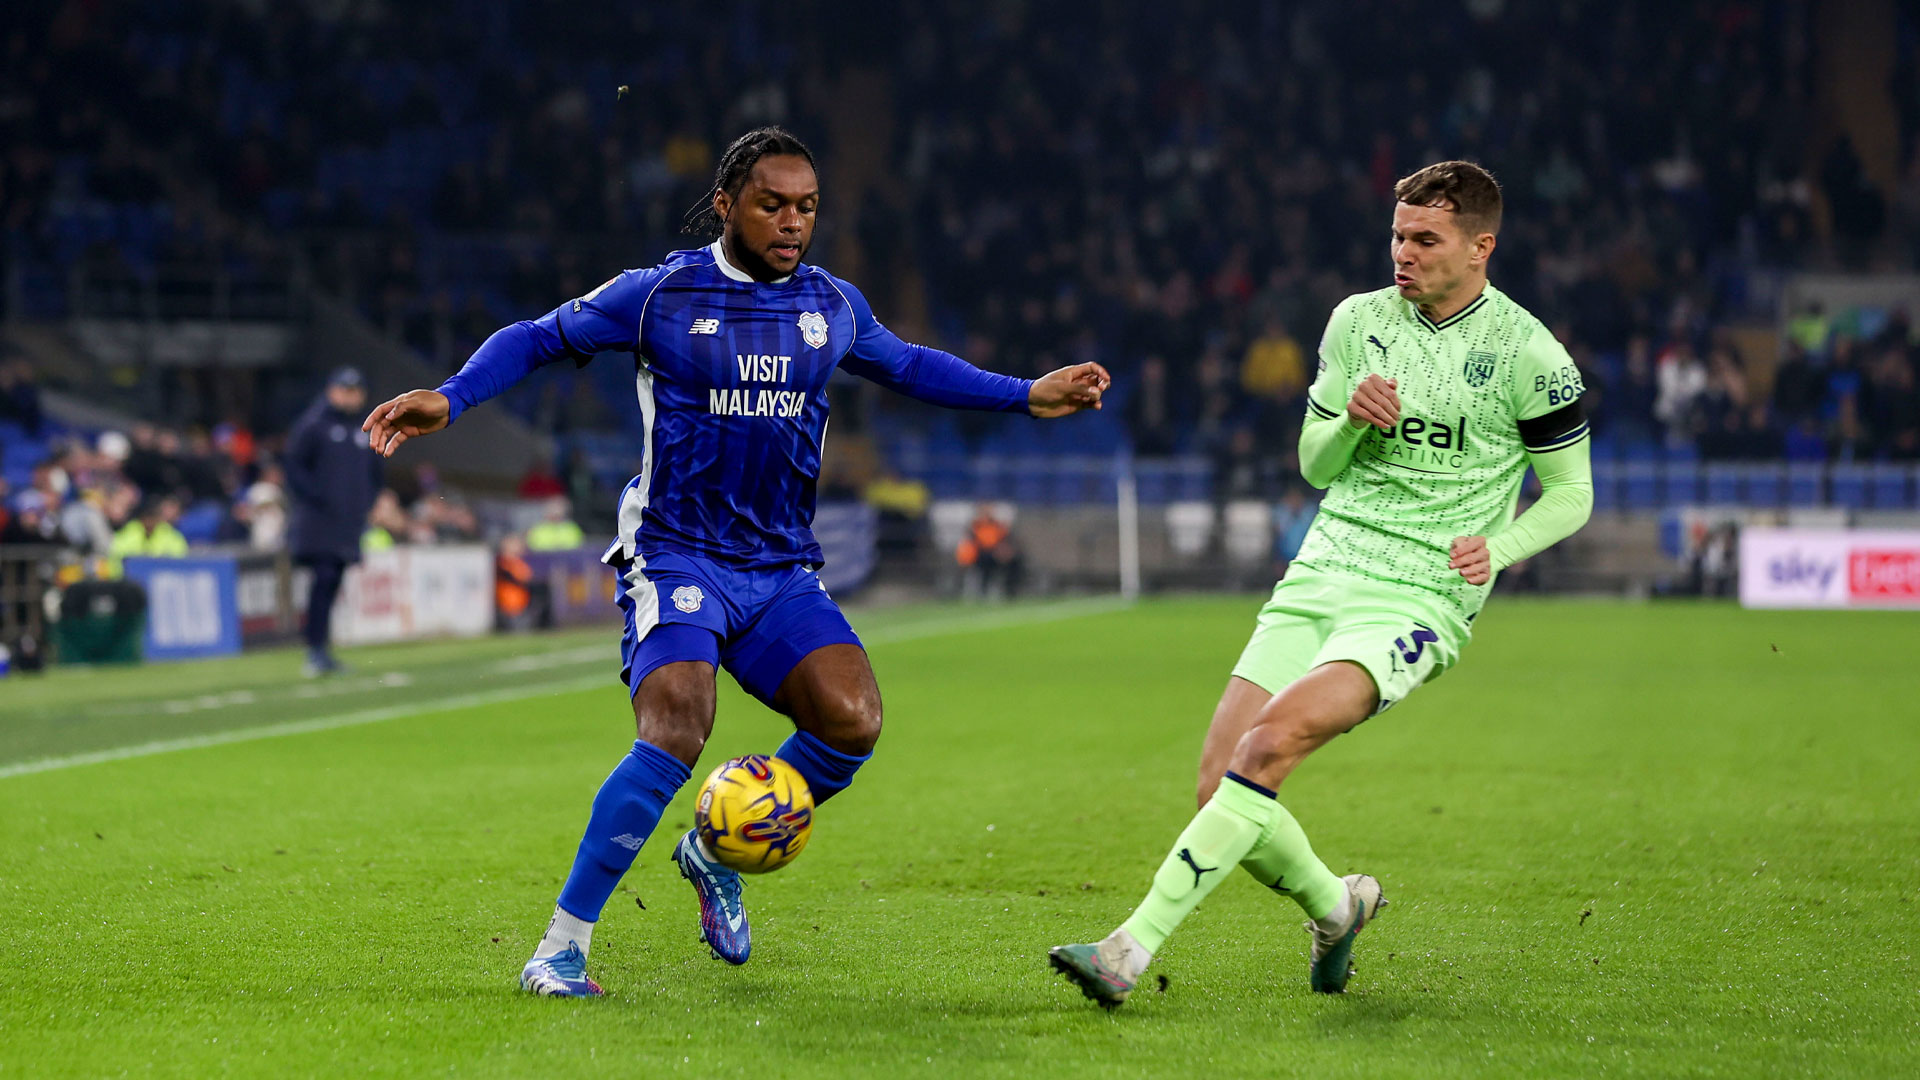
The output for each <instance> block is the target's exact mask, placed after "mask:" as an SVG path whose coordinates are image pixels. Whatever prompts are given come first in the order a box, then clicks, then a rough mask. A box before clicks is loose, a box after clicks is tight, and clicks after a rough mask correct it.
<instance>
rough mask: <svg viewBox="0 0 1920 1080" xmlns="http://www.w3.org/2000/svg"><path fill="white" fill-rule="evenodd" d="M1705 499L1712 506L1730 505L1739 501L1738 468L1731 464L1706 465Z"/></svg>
mask: <svg viewBox="0 0 1920 1080" xmlns="http://www.w3.org/2000/svg"><path fill="white" fill-rule="evenodd" d="M1706 483H1707V490H1706V501H1707V503H1708V504H1709V505H1713V506H1732V505H1734V504H1736V503H1738V502H1739V501H1740V470H1739V469H1737V468H1735V467H1733V466H1732V465H1709V466H1707V481H1706Z"/></svg>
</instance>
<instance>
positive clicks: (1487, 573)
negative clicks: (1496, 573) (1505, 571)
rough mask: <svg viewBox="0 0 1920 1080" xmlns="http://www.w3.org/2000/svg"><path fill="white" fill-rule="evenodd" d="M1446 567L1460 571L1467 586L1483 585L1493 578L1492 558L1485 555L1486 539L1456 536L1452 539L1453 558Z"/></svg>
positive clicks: (1482, 537)
mask: <svg viewBox="0 0 1920 1080" xmlns="http://www.w3.org/2000/svg"><path fill="white" fill-rule="evenodd" d="M1447 565H1448V566H1450V567H1452V568H1454V569H1455V570H1458V571H1460V576H1461V577H1463V578H1466V579H1467V584H1469V585H1485V584H1486V583H1487V580H1488V579H1489V578H1491V577H1493V556H1491V555H1489V554H1487V538H1486V537H1484V536H1456V537H1454V538H1453V558H1452V559H1451V560H1449V561H1448V563H1447Z"/></svg>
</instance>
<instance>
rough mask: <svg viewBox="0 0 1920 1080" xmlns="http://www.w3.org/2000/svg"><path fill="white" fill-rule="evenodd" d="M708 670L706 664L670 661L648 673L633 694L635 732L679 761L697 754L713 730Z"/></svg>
mask: <svg viewBox="0 0 1920 1080" xmlns="http://www.w3.org/2000/svg"><path fill="white" fill-rule="evenodd" d="M683 668H685V669H694V668H697V669H699V670H684V669H683ZM709 671H710V669H708V668H707V666H706V665H705V664H687V665H684V666H683V665H680V664H669V665H667V666H666V667H662V668H660V669H659V670H657V671H655V672H653V673H652V674H651V675H648V676H647V678H646V680H645V681H644V682H642V683H641V684H640V692H639V693H637V694H635V695H634V698H633V720H634V732H635V734H636V736H637V737H639V738H641V739H644V740H646V741H647V742H650V743H652V744H653V745H655V746H658V747H659V748H660V749H662V750H665V751H666V752H667V753H669V754H672V755H673V756H674V757H677V758H679V759H680V760H682V761H686V762H692V761H693V760H695V759H696V758H698V757H699V756H700V751H701V750H703V749H705V748H706V745H707V736H708V735H709V734H711V733H712V731H713V709H714V690H713V676H712V675H711V674H710V673H709Z"/></svg>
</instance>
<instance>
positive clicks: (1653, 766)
mask: <svg viewBox="0 0 1920 1080" xmlns="http://www.w3.org/2000/svg"><path fill="white" fill-rule="evenodd" d="M1256 605H1257V601H1256V600H1254V599H1251V598H1228V599H1181V600H1159V601H1151V602H1148V603H1145V604H1142V605H1140V606H1138V607H1134V608H1131V609H1126V610H1117V609H1112V608H1110V607H1109V608H1102V607H1101V606H1099V605H1082V606H1080V607H1077V608H1075V607H1066V608H1062V607H1058V606H1048V605H1043V606H1038V607H1032V608H1016V609H1011V610H1007V611H1003V612H992V611H988V612H981V611H978V610H971V611H963V612H955V611H951V610H948V611H928V610H921V611H918V612H908V613H904V614H899V613H895V614H884V615H870V616H867V617H864V618H856V623H857V624H858V625H859V626H860V627H861V628H862V630H863V632H865V633H867V634H868V636H869V641H870V644H871V646H872V651H873V657H874V665H875V667H876V669H877V671H878V673H879V676H880V681H881V686H882V689H883V691H884V693H885V696H886V701H887V734H886V736H885V737H884V738H883V739H882V741H881V746H880V753H879V754H878V756H877V757H876V758H875V759H874V761H873V763H872V764H871V765H869V766H868V767H867V768H866V770H865V771H863V772H862V774H861V777H860V780H859V782H858V783H857V784H855V786H854V787H853V788H852V789H851V790H849V791H848V792H847V793H846V794H844V795H842V796H840V797H839V798H838V799H836V800H835V801H834V802H833V803H831V804H830V805H829V806H828V807H827V809H826V810H825V811H824V812H823V813H822V814H821V816H820V817H819V819H818V824H817V825H816V835H815V836H814V838H813V841H812V844H811V845H810V846H809V848H808V850H807V853H806V855H805V856H803V857H802V858H801V859H800V860H799V861H798V862H796V863H795V864H794V865H793V866H792V867H790V868H788V869H786V870H783V871H781V872H780V873H778V874H774V875H771V876H769V877H766V878H762V879H758V880H754V881H752V882H751V883H750V885H749V887H748V891H747V901H748V905H749V911H750V912H751V914H752V917H753V920H754V928H755V944H754V959H753V961H752V962H751V963H750V964H749V965H747V966H746V967H744V968H737V969H736V968H730V967H727V966H726V965H723V964H721V963H719V962H717V961H714V960H712V959H710V958H709V957H708V956H707V954H706V950H705V949H704V947H702V946H701V945H699V943H698V942H697V941H696V939H695V915H694V906H693V899H692V896H691V891H690V890H689V889H688V888H687V887H686V885H685V884H684V883H682V882H681V881H680V880H679V879H678V877H677V876H676V875H675V873H674V870H673V868H672V867H671V866H670V865H669V864H668V862H667V861H666V857H667V852H668V850H669V849H670V841H671V837H672V836H673V835H674V833H675V832H677V831H678V830H680V829H683V828H685V827H686V825H687V824H688V822H689V820H690V816H691V811H690V801H691V795H692V789H691V788H689V789H688V791H687V792H684V793H683V794H682V796H681V798H680V799H679V800H678V801H676V802H675V803H674V805H673V806H672V807H671V808H670V809H669V810H668V812H667V815H666V818H665V820H664V821H663V823H662V827H661V832H660V833H659V834H657V835H656V839H655V840H654V841H653V842H651V843H649V844H648V846H647V847H646V848H645V849H644V850H642V851H641V853H640V859H639V861H638V862H637V863H636V864H635V867H634V870H633V872H632V873H631V874H629V875H628V877H627V879H626V882H625V884H624V885H623V887H622V891H621V892H619V893H617V894H616V895H615V898H614V901H613V903H612V904H611V905H610V906H609V908H608V910H607V913H606V915H605V917H604V919H603V921H602V924H601V929H600V930H599V932H598V933H597V934H596V935H595V940H594V953H593V960H594V963H593V971H594V972H595V974H596V976H597V977H598V978H599V979H600V980H601V981H602V982H603V983H604V984H605V985H606V986H607V987H608V990H609V996H608V997H607V998H606V999H604V1000H602V1001H598V1002H560V1001H546V1000H536V999H532V998H529V997H526V996H524V995H521V994H519V993H517V992H516V991H515V990H514V989H513V984H514V978H515V976H516V975H517V973H518V972H519V969H520V965H521V963H522V962H523V961H524V960H525V958H526V955H527V953H528V951H529V949H530V948H531V946H532V944H533V942H534V941H535V940H536V938H537V937H538V935H539V933H540V931H541V930H542V929H543V927H544V924H545V920H546V917H547V914H548V912H549V911H550V909H551V905H552V903H553V897H554V895H555V893H556V892H557V891H558V889H559V886H560V882H561V878H562V876H563V875H564V874H565V871H566V869H567V866H568V864H569V861H570V860H571V857H572V854H573V847H574V844H575V843H576V841H577V840H578V837H579V830H580V828H581V826H582V824H583V823H584V821H585V817H586V810H587V806H588V803H589V801H590V799H591V798H592V795H593V792H594V790H595V788H596V787H597V786H598V784H599V782H600V780H601V778H602V777H603V776H604V775H605V773H606V771H607V770H608V769H609V768H611V767H612V765H613V763H614V762H615V761H616V760H617V759H618V757H619V755H620V754H621V752H622V751H623V750H624V748H625V746H626V743H627V740H629V739H630V738H631V737H632V736H631V721H630V718H629V716H628V714H627V710H626V707H625V704H624V702H623V700H622V696H621V692H620V690H619V688H618V687H617V685H616V684H615V682H614V681H613V676H612V667H613V663H614V662H613V651H614V650H613V645H612V639H611V636H610V635H609V634H608V633H607V632H605V631H594V632H590V633H585V634H571V635H564V636H554V637H545V638H535V639H518V640H507V641H485V642H474V643H460V644H433V645H420V646H409V647H404V648H401V647H395V648H388V649H381V650H365V651H361V652H359V653H358V654H354V655H350V656H349V659H350V660H352V661H354V662H356V663H357V664H358V668H359V672H358V673H357V674H355V675H353V676H350V677H349V678H347V679H344V680H341V681H339V682H337V683H333V684H319V685H318V686H313V685H310V684H307V683H304V682H302V681H300V680H299V679H298V678H297V667H298V663H299V660H298V656H297V655H296V654H293V653H278V654H267V655H260V656H250V657H245V658H241V659H238V660H234V661H222V662H215V663H207V664H200V665H191V666H177V667H151V668H146V669H141V670H137V671H125V672H86V673H72V672H60V673H55V674H54V675H52V676H50V677H48V678H46V679H43V680H39V681H27V680H22V679H12V680H7V681H5V682H0V822H4V823H5V829H4V833H0V914H3V915H4V926H5V930H4V934H0V970H4V971H5V972H6V973H7V978H6V979H5V980H4V983H3V984H0V1075H9V1076H60V1075H120V1074H122V1073H129V1072H130V1073H136V1074H143V1075H145V1074H155V1075H180V1076H201V1075H207V1074H213V1073H233V1074H255V1075H339V1074H344V1073H349V1072H352V1073H368V1074H376V1075H395V1076H412V1075H419V1074H424V1073H428V1072H438V1073H447V1072H452V1073H455V1074H461V1075H500V1076H527V1075H535V1074H542V1075H555V1076H583V1075H584V1076H593V1075H598V1074H600V1073H601V1072H606V1073H609V1074H611V1075H636V1076H660V1075H689V1076H696V1075H697V1076H711V1075H743V1076H759V1077H798V1076H848V1075H870V1074H878V1073H882V1072H884V1073H886V1074H887V1075H889V1076H895V1077H897V1076H907V1075H925V1076H950V1075H985V1076H1022V1077H1025V1076H1041V1075H1046V1076H1077V1075H1088V1076H1094V1075H1111V1076H1141V1075H1167V1076H1173V1075H1179V1076H1210V1075H1221V1076H1230V1075H1247V1076H1261V1077H1272V1076H1286V1075H1313V1076H1316V1077H1327V1076H1333V1075H1341V1076H1346V1075H1356V1076H1358V1075H1364V1076H1412V1075H1419V1076H1467V1075H1474V1076H1480V1075H1540V1076H1574V1075H1595V1074H1609V1075H1645V1076H1675V1075H1685V1076H1729V1077H1742V1078H1745V1077H1751V1076H1756V1075H1763V1076H1764V1075H1775V1076H1806V1075H1869V1074H1874V1075H1915V1074H1916V1073H1920V1020H1917V1019H1916V1017H1920V977H1917V976H1920V972H1917V971H1916V966H1915V962H1914V949H1915V943H1916V942H1917V941H1920V919H1917V918H1916V914H1917V913H1916V897H1917V896H1920V796H1916V794H1915V793H1916V791H1920V716H1917V715H1916V713H1920V709H1917V708H1916V706H1915V704H1914V702H1915V701H1916V700H1920V668H1916V666H1915V665H1914V664H1913V662H1912V660H1911V653H1912V649H1913V647H1914V645H1915V644H1916V642H1920V620H1917V619H1916V618H1915V616H1913V615H1910V614H1893V613H1885V614H1881V613H1755V612H1742V611H1739V610H1736V609H1734V608H1731V607H1726V606H1713V605H1700V606H1692V605H1675V606H1658V605H1656V606H1647V605H1629V604H1614V603H1581V602H1531V601H1521V600H1514V599H1508V598H1501V599H1498V600H1496V602H1495V603H1494V604H1493V605H1492V607H1491V608H1490V609H1489V611H1488V613H1487V615H1486V616H1485V617H1484V618H1482V619H1481V620H1480V622H1479V626H1478V633H1477V635H1476V639H1475V641H1474V643H1473V645H1472V646H1471V647H1470V648H1469V649H1468V650H1467V652H1466V654H1465V660H1464V662H1463V664H1462V665H1461V667H1460V668H1458V669H1457V670H1456V671H1454V672H1453V673H1451V674H1449V675H1448V676H1447V677H1446V678H1444V679H1442V680H1440V681H1439V682H1437V683H1435V684H1434V685H1432V686H1430V687H1428V688H1426V689H1424V690H1422V691H1421V692H1420V693H1419V694H1417V695H1415V696H1414V697H1413V698H1412V699H1411V700H1410V701H1408V702H1407V703H1406V704H1404V705H1401V706H1398V707H1396V708H1395V709H1394V710H1393V711H1392V712H1390V713H1388V714H1387V715H1386V716H1385V717H1382V718H1380V719H1378V720H1375V721H1371V722H1369V723H1368V724H1366V725H1365V726H1363V727H1361V728H1360V729H1359V730H1358V731H1356V732H1355V733H1353V734H1352V735H1349V736H1347V737H1345V738H1342V739H1339V740H1337V741H1336V742H1335V743H1334V744H1333V745H1332V746H1330V747H1328V748H1327V749H1326V750H1325V751H1323V752H1321V753H1320V754H1318V755H1316V756H1315V757H1314V758H1313V759H1312V760H1310V761H1309V762H1308V763H1307V764H1306V765H1305V766H1304V767H1303V768H1302V769H1301V771H1300V772H1299V773H1298V774H1297V775H1296V776H1295V777H1294V778H1293V779H1291V780H1289V781H1288V783H1287V785H1286V787H1285V788H1284V790H1283V791H1282V798H1283V799H1284V800H1285V801H1286V803H1287V804H1288V806H1289V807H1290V808H1291V809H1292V810H1293V812H1294V813H1295V815H1296V816H1297V817H1299V819H1300V820H1301V822H1302V824H1303V825H1304V826H1305V827H1306V828H1307V830H1308V834H1309V835H1310V836H1311V837H1312V838H1313V840H1314V844H1315V846H1316V848H1317V849H1318V850H1319V851H1320V852H1321V854H1322V855H1323V856H1324V857H1325V858H1326V859H1327V862H1328V863H1329V865H1331V866H1332V867H1333V868H1334V870H1335V872H1336V873H1346V872H1350V871H1354V870H1365V871H1367V872H1370V873H1373V874H1375V875H1377V876H1379V878H1380V879H1381V881H1382V882H1383V883H1384V885H1385V887H1386V890H1387V895H1388V896H1389V897H1390V898H1391V899H1392V900H1393V906H1392V907H1391V908H1389V909H1388V911H1387V913H1386V914H1385V915H1384V916H1383V917H1382V918H1381V920H1380V921H1379V922H1378V923H1377V924H1375V925H1374V926H1373V927H1371V928H1369V929H1368V931H1367V932H1366V936H1365V937H1363V938H1361V939H1360V944H1359V948H1358V949H1357V950H1356V962H1357V964H1358V967H1359V972H1358V974H1357V975H1356V976H1355V977H1354V980H1353V984H1352V990H1351V991H1350V992H1349V993H1348V994H1346V995H1345V996H1344V997H1338V998H1323V997H1318V996H1315V995H1311V994H1309V993H1308V992H1307V990H1306V946H1307V937H1306V934H1305V933H1304V932H1302V930H1301V929H1300V921H1301V916H1300V913H1299V911H1298V910H1297V909H1296V908H1294V907H1293V906H1292V905H1291V904H1289V903H1287V902H1286V901H1284V900H1281V899H1279V898H1276V897H1274V896H1272V895H1271V894H1269V893H1267V892H1266V891H1265V890H1262V889H1259V888H1257V887H1255V886H1254V885H1253V884H1252V883H1251V882H1250V881H1248V880H1246V879H1245V878H1244V876H1241V877H1239V878H1237V879H1236V880H1234V881H1231V882H1228V883H1226V884H1225V885H1223V886H1222V887H1221V888H1220V890H1219V891H1218V892H1216V893H1215V894H1214V896H1213V897H1212V898H1210V899H1209V900H1208V902H1207V903H1206V904H1204V905H1203V906H1202V907H1201V909H1200V910H1199V911H1198V912H1197V913H1196V914H1195V916H1194V917H1193V918H1192V919H1190V920H1189V921H1188V923H1187V925H1186V926H1184V927H1183V928H1182V929H1181V931H1180V933H1179V934H1177V935H1176V936H1175V937H1174V938H1173V940H1172V941H1170V942H1169V943H1168V945H1167V947H1166V948H1165V949H1164V950H1163V952H1162V953H1161V955H1160V957H1159V958H1157V960H1156V962H1155V965H1154V969H1153V971H1152V972H1151V973H1150V974H1149V985H1147V986H1145V987H1143V989H1142V990H1140V991H1137V992H1136V994H1135V996H1134V998H1133V1000H1132V1001H1131V1002H1130V1003H1129V1004H1128V1005H1127V1006H1126V1007H1125V1008H1124V1009H1122V1010H1120V1011H1119V1012H1118V1013H1115V1014H1113V1015H1108V1014H1106V1013H1103V1012H1101V1011H1100V1010H1098V1009H1096V1008H1094V1007H1093V1006H1091V1005H1090V1004H1089V1003H1087V1002H1086V1001H1085V1000H1083V999H1082V998H1081V997H1080V995H1079V994H1078V993H1077V992H1075V991H1073V990H1072V989H1071V988H1070V987H1069V986H1068V985H1067V984H1066V983H1065V982H1064V981H1062V980H1061V979H1059V978H1058V977H1057V976H1055V975H1053V974H1052V973H1051V972H1050V971H1049V970H1048V968H1047V964H1046V949H1047V947H1048V946H1050V945H1054V944H1058V943H1061V942H1066V941H1084V940H1090V939H1092V938H1095V937H1098V936H1099V935H1100V934H1102V933H1104V932H1106V931H1107V930H1108V929H1109V928H1111V927H1112V926H1113V925H1114V923H1116V922H1117V921H1118V920H1119V919H1121V918H1122V917H1123V916H1124V915H1125V914H1126V913H1127V911H1128V910H1129V909H1130V908H1131V906H1132V904H1133V903H1134V902H1135V900H1136V899H1137V898H1138V896H1139V894H1140V893H1141V892H1142V891H1143V889H1144V888H1145V886H1146V884H1147V881H1148V878H1149V876H1150V874H1151V873H1152V871H1153V868H1154V866H1155V865H1156V864H1157V862H1158V860H1159V859H1160V858H1161V857H1162V855H1163V854H1164V853H1165V850H1166V847H1167V845H1168V844H1169V843H1170V842H1171V841H1172V839H1173V837H1174V836H1175V835H1176V834H1177V832H1178V831H1179V829H1180V828H1181V827H1182V826H1183V825H1184V824H1185V822H1186V821H1187V819H1188V817H1189V816H1190V814H1191V811H1192V808H1193V804H1192V798H1193V796H1192V771H1193V763H1194V761H1195V759H1196V756H1197V753H1198V747H1199V740H1200V734H1201V731H1202V729H1203V727H1204V725H1205V723H1206V719H1207V716H1208V715H1209V713H1210V710H1211V708H1212V705H1213V702H1214V700H1215V698H1216V697H1217V695H1218V693H1219V690H1220V687H1221V685H1222V683H1223V681H1224V679H1225V677H1226V672H1227V669H1228V667H1229V666H1230V665H1231V663H1232V661H1233V659H1234V657H1235V656H1236V655H1237V653H1238V649H1239V648H1240V646H1241V644H1242V643H1243V642H1244V640H1245V636H1246V633H1247V630H1248V628H1249V627H1250V626H1251V620H1252V616H1253V612H1254V609H1255V607H1256ZM722 682H723V686H724V691H723V693H722V696H721V707H720V720H719V723H718V725H717V727H716V730H715V734H714V738H713V740H712V742H711V743H710V744H709V746H708V751H707V757H708V759H709V760H708V761H705V762H702V764H701V765H700V766H699V767H697V768H696V769H695V770H694V775H695V777H696V778H698V777H700V776H703V775H704V774H705V772H706V770H707V769H708V768H710V767H711V762H712V761H715V760H718V759H719V758H721V757H723V756H728V755H732V754H736V753H743V752H748V751H755V750H770V749H772V748H773V747H774V746H775V745H777V742H778V740H779V739H780V738H781V737H782V735H783V733H784V731H785V730H786V727H785V724H784V722H782V721H781V720H780V719H779V718H778V717H775V716H773V715H772V714H770V713H768V712H767V711H765V710H764V709H762V708H760V707H759V706H758V705H756V704H753V703H752V702H751V701H750V700H749V699H748V698H747V697H746V696H745V695H743V694H741V693H740V692H739V691H738V690H737V689H735V688H733V687H732V685H731V683H730V682H728V681H727V680H725V679H723V680H722ZM530 689H531V691H533V692H536V696H530V697H528V696H519V695H525V694H527V693H529V692H530ZM273 734H280V735H283V736H284V737H274V738H262V737H261V736H263V735H273ZM129 748H133V749H129ZM636 901H640V902H644V908H643V907H642V906H641V905H640V904H639V903H636ZM1153 975H1164V976H1165V977H1166V979H1167V980H1168V981H1167V983H1166V984H1165V988H1164V990H1163V991H1161V990H1156V989H1155V985H1154V980H1153V978H1152V976H1153Z"/></svg>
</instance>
